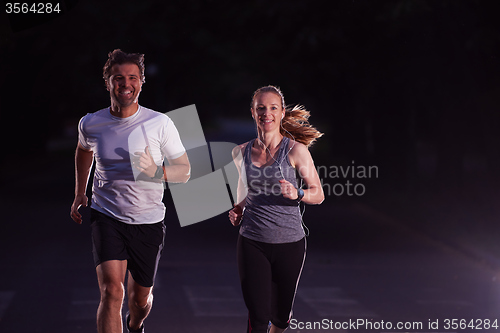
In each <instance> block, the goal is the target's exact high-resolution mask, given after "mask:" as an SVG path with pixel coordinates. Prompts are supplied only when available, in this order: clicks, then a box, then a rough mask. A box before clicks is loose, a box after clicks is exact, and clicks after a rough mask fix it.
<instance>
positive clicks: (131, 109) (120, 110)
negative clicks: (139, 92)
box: [109, 102, 139, 118]
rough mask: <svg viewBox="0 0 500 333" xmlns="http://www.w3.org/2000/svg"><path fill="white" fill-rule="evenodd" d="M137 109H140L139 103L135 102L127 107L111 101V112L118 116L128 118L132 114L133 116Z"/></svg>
mask: <svg viewBox="0 0 500 333" xmlns="http://www.w3.org/2000/svg"><path fill="white" fill-rule="evenodd" d="M137 110H139V104H138V103H134V104H132V105H130V106H126V107H121V106H119V105H116V104H115V103H113V102H111V107H110V108H109V111H110V113H111V114H112V115H113V116H115V117H118V118H128V117H130V116H133V115H134V114H135V113H136V112H137Z"/></svg>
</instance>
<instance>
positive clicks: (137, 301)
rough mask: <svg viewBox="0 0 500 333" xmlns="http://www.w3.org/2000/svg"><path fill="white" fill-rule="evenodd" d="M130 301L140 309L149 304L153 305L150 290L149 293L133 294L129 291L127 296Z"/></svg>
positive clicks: (133, 292)
mask: <svg viewBox="0 0 500 333" xmlns="http://www.w3.org/2000/svg"><path fill="white" fill-rule="evenodd" d="M129 297H130V300H131V301H132V303H133V304H134V305H135V306H136V307H138V308H141V309H145V308H147V307H148V306H150V305H151V304H153V292H152V290H150V291H149V292H135V291H131V292H130V294H129Z"/></svg>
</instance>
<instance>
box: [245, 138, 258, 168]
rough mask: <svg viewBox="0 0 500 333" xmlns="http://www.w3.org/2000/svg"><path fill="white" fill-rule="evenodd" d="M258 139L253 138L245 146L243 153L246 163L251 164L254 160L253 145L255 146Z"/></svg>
mask: <svg viewBox="0 0 500 333" xmlns="http://www.w3.org/2000/svg"><path fill="white" fill-rule="evenodd" d="M255 140H256V139H253V140H250V141H249V142H248V143H247V145H246V147H245V151H244V153H243V160H244V161H245V164H250V161H252V157H251V155H252V146H253V143H254V142H255Z"/></svg>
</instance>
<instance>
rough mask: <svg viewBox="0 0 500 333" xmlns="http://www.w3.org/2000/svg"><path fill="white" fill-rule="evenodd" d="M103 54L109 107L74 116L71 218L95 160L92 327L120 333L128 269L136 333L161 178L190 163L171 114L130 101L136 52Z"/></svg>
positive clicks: (178, 177)
mask: <svg viewBox="0 0 500 333" xmlns="http://www.w3.org/2000/svg"><path fill="white" fill-rule="evenodd" d="M108 56H109V58H108V61H107V62H106V64H105V66H104V69H103V73H104V75H103V76H104V80H105V82H106V88H107V90H108V91H109V94H110V97H111V106H110V107H108V108H105V109H102V110H100V111H97V112H95V113H89V114H87V115H86V116H84V117H83V118H82V119H81V120H80V124H79V128H78V131H79V139H78V145H77V148H76V156H75V168H76V184H75V199H74V201H73V204H72V206H71V218H72V219H73V220H74V221H75V222H77V223H79V224H81V223H82V216H81V214H80V213H79V212H78V209H79V207H80V206H84V207H86V206H87V200H88V199H87V197H86V196H85V191H86V186H87V182H88V178H89V173H90V169H91V167H92V163H93V160H94V158H95V161H96V168H95V174H94V182H93V189H92V205H91V208H92V209H91V228H92V243H93V254H94V262H95V265H96V272H97V278H98V282H99V289H100V292H101V300H100V304H99V308H98V311H97V331H98V332H99V333H121V332H122V318H121V309H122V304H123V299H124V291H125V290H124V281H125V275H126V274H127V270H128V283H127V291H128V306H129V313H127V317H126V326H127V329H128V331H129V332H144V324H143V322H144V320H145V319H146V317H147V316H148V314H149V311H150V310H151V306H152V301H153V294H152V288H153V283H154V278H155V275H156V270H157V267H158V260H159V258H160V255H161V252H162V249H163V241H164V236H165V225H164V223H163V219H164V216H165V206H164V205H163V203H162V198H163V190H164V189H163V183H162V182H163V181H168V182H187V180H188V179H189V174H190V164H189V160H188V157H187V155H186V151H185V149H184V147H183V145H182V143H181V140H180V138H179V133H178V132H177V129H176V128H175V126H174V124H173V122H172V120H171V119H170V118H169V117H167V116H166V115H164V114H161V113H158V112H156V111H152V110H149V109H147V108H144V107H142V106H140V105H139V104H138V97H139V93H140V92H141V89H142V84H143V83H144V81H145V80H144V55H142V54H136V53H133V54H128V53H124V52H122V51H121V50H119V49H117V50H114V51H113V52H111V53H109V54H108ZM164 157H165V158H166V159H167V160H168V164H169V165H168V166H163V159H164Z"/></svg>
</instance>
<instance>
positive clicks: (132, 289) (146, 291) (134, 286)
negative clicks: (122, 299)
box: [127, 272, 153, 330]
mask: <svg viewBox="0 0 500 333" xmlns="http://www.w3.org/2000/svg"><path fill="white" fill-rule="evenodd" d="M127 290H128V308H129V311H130V323H129V327H130V329H132V330H138V329H139V328H140V327H141V326H142V323H143V322H144V320H145V319H146V317H147V316H148V314H149V312H150V311H151V307H152V306H153V287H143V286H141V285H139V284H138V283H137V282H135V280H134V278H133V277H132V275H131V274H130V272H129V273H128V283H127Z"/></svg>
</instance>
